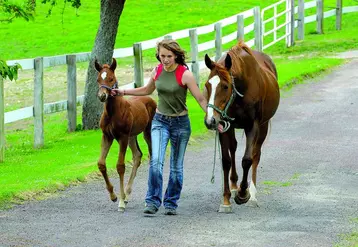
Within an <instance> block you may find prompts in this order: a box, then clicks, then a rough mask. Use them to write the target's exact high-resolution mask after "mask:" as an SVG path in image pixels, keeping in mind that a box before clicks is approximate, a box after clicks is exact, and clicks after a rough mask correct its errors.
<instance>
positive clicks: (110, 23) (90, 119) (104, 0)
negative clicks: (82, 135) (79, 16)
mask: <svg viewBox="0 0 358 247" xmlns="http://www.w3.org/2000/svg"><path fill="white" fill-rule="evenodd" d="M124 3H125V0H101V12H100V24H99V28H98V31H97V35H96V40H95V43H94V47H93V49H92V53H91V60H90V63H89V65H88V71H87V79H86V87H85V99H84V103H83V111H82V125H83V128H84V129H96V128H98V127H99V120H100V117H101V114H102V110H103V105H102V103H100V101H99V100H98V99H97V91H98V86H97V71H96V70H95V68H94V60H95V59H97V60H98V61H99V62H100V63H108V64H110V63H111V62H112V56H113V49H114V44H115V41H116V36H117V31H118V23H119V18H120V16H121V14H122V11H123V8H124Z"/></svg>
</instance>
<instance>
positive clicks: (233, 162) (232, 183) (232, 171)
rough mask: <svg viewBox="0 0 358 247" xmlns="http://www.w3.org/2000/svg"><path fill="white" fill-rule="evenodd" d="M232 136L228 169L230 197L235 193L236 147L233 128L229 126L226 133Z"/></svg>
mask: <svg viewBox="0 0 358 247" xmlns="http://www.w3.org/2000/svg"><path fill="white" fill-rule="evenodd" d="M228 134H229V135H230V136H232V138H231V141H230V158H231V169H230V190H231V197H235V196H236V194H237V189H238V187H237V180H238V176H237V171H236V160H235V153H236V149H237V141H236V137H235V129H234V128H231V129H230V130H229V133H228Z"/></svg>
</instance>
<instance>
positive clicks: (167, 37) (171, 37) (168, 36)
mask: <svg viewBox="0 0 358 247" xmlns="http://www.w3.org/2000/svg"><path fill="white" fill-rule="evenodd" d="M164 39H173V36H171V35H165V36H164Z"/></svg>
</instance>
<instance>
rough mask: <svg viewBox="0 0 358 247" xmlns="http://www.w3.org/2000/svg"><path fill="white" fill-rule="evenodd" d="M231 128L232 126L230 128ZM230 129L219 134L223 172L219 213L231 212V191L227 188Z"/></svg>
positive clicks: (229, 161)
mask: <svg viewBox="0 0 358 247" xmlns="http://www.w3.org/2000/svg"><path fill="white" fill-rule="evenodd" d="M232 129H233V128H232ZM230 132H231V131H228V132H225V133H224V134H220V136H219V139H220V146H221V155H222V157H221V160H222V167H223V172H224V178H223V180H224V193H223V204H221V205H220V208H219V212H220V213H231V212H232V206H231V202H230V198H231V192H230V188H229V172H230V167H231V158H230V153H229V150H230V143H231V142H232V140H231V139H232V136H231V135H230V134H231V133H230Z"/></svg>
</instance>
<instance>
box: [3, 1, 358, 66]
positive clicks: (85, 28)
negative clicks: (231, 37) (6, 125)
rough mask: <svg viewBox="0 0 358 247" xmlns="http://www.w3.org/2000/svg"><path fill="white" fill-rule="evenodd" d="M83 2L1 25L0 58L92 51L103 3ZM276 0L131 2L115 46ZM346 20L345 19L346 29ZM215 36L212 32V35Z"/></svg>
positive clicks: (43, 9)
mask: <svg viewBox="0 0 358 247" xmlns="http://www.w3.org/2000/svg"><path fill="white" fill-rule="evenodd" d="M81 2H82V6H81V7H80V9H79V10H78V11H77V15H76V11H75V10H74V9H73V8H71V7H70V6H69V5H68V6H66V8H65V11H64V13H63V15H62V9H63V5H62V4H63V3H62V2H61V1H59V4H58V5H57V6H56V7H55V8H54V9H53V12H52V15H51V16H50V17H46V15H47V10H48V8H49V6H48V5H43V4H40V3H39V4H38V5H37V10H36V16H35V20H34V21H31V22H25V21H23V20H20V19H18V20H14V21H13V23H11V24H1V26H0V40H1V45H0V56H1V58H2V59H5V60H10V59H21V58H32V57H38V56H53V55H62V54H69V53H75V52H89V51H91V50H92V47H93V43H94V40H95V36H96V33H97V29H98V25H99V1H89V0H82V1H81ZM275 2H277V1H276V0H265V1H264V0H254V1H249V2H248V1H244V0H227V1H217V0H206V1H203V0H192V1H174V2H173V1H160V0H157V1H145V0H136V1H127V2H126V4H125V8H124V10H123V13H122V16H121V18H120V24H119V31H118V35H117V39H116V45H115V47H116V48H120V47H130V46H132V45H133V43H135V42H138V41H144V40H148V39H152V38H156V37H159V36H163V35H165V34H167V33H170V32H173V31H178V30H182V29H186V28H194V27H199V26H203V25H207V24H211V23H214V22H217V21H218V20H221V19H224V18H226V17H228V16H232V15H235V14H238V13H240V12H242V11H244V10H247V9H250V8H252V7H254V6H260V7H261V8H263V7H266V6H268V5H270V4H272V3H275ZM343 4H344V6H351V5H357V2H355V1H354V0H347V1H344V2H343ZM143 6H145V7H143ZM325 6H326V8H325V10H328V9H329V6H335V0H326V1H325ZM167 9H168V11H167ZM330 19H334V18H330ZM251 22H252V21H251ZM345 24H346V23H345V22H343V24H342V25H343V27H344V25H345ZM235 26H236V25H235V24H233V25H232V26H231V27H227V31H225V30H224V34H225V33H227V32H229V29H231V30H234V28H235ZM209 35H210V34H209ZM212 37H213V34H211V39H212ZM200 39H201V38H200V37H199V40H200ZM228 45H229V46H230V45H232V44H228Z"/></svg>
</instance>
